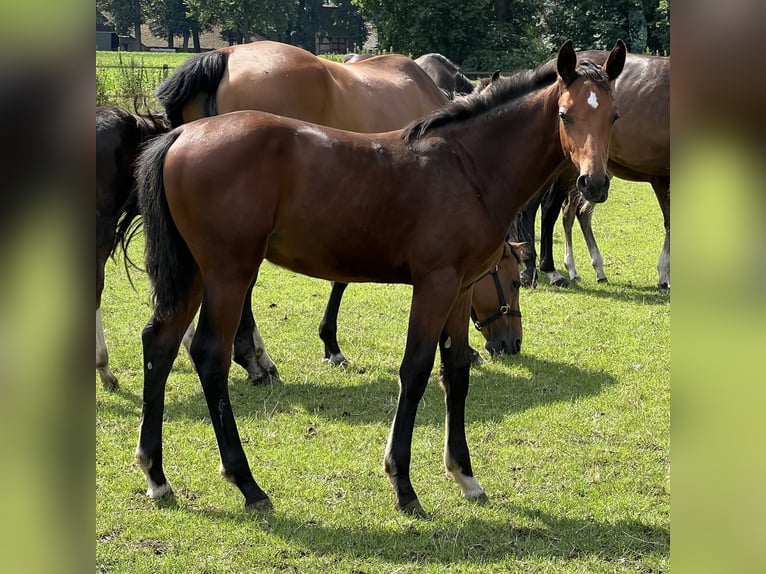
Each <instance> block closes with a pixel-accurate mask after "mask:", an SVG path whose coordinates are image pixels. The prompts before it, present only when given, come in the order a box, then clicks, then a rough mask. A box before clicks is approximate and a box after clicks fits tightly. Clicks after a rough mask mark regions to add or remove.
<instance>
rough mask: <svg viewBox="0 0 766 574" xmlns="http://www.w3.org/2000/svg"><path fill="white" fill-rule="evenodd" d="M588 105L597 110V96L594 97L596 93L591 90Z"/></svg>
mask: <svg viewBox="0 0 766 574" xmlns="http://www.w3.org/2000/svg"><path fill="white" fill-rule="evenodd" d="M588 105H589V106H590V107H591V108H593V109H594V110H595V109H596V108H598V96H596V92H594V91H593V90H591V91H590V94H589V95H588Z"/></svg>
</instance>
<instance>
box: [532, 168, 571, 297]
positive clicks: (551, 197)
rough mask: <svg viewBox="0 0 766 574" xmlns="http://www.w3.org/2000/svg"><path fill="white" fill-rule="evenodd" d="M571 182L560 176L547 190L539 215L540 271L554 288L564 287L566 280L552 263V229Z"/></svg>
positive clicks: (565, 176) (564, 176)
mask: <svg viewBox="0 0 766 574" xmlns="http://www.w3.org/2000/svg"><path fill="white" fill-rule="evenodd" d="M571 186H572V180H571V179H570V178H569V177H567V175H566V174H564V175H561V176H559V177H558V179H556V181H555V182H553V185H551V186H550V188H548V190H547V191H546V193H545V195H544V196H543V199H542V202H541V215H540V271H541V272H543V273H545V274H546V275H547V276H548V281H549V282H550V284H551V285H555V286H556V287H566V286H567V285H568V283H567V280H566V279H565V278H564V276H563V275H561V273H559V272H558V271H556V266H555V265H554V263H553V228H554V226H555V225H556V221H558V218H559V212H560V211H561V206H562V205H563V204H564V199H566V197H567V194H568V193H569V189H570V187H571Z"/></svg>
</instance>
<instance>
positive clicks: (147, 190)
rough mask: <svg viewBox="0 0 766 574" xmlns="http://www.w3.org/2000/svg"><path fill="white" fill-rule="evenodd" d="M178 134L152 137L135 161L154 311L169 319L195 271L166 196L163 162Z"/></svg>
mask: <svg viewBox="0 0 766 574" xmlns="http://www.w3.org/2000/svg"><path fill="white" fill-rule="evenodd" d="M180 134H181V130H173V131H171V132H168V133H166V134H162V135H160V136H157V137H156V138H154V139H152V140H151V141H150V142H149V143H148V144H147V145H146V147H145V148H144V150H143V151H142V152H141V155H140V156H139V158H138V162H137V163H136V191H137V197H138V204H137V205H138V209H139V211H140V213H141V216H142V218H143V225H144V242H145V246H144V250H145V255H146V272H147V274H148V275H149V280H150V281H151V284H152V297H153V299H154V315H155V316H156V317H157V318H158V319H160V320H163V319H168V318H169V317H170V316H172V315H173V313H174V312H175V310H176V308H177V307H178V305H179V304H180V303H182V302H184V301H185V300H186V299H187V297H188V295H189V289H190V287H191V285H192V283H193V281H194V278H195V275H196V274H197V273H198V267H197V263H196V262H195V261H194V257H192V254H191V252H190V251H189V248H188V246H187V245H186V242H185V241H184V240H183V238H182V237H181V234H180V233H179V232H178V228H177V227H176V225H175V223H174V222H173V217H172V216H171V214H170V208H169V207H168V201H167V198H166V197H165V185H164V181H163V164H164V162H165V156H166V155H167V153H168V150H169V149H170V146H171V145H173V143H174V142H175V141H176V139H177V138H178V136H179V135H180Z"/></svg>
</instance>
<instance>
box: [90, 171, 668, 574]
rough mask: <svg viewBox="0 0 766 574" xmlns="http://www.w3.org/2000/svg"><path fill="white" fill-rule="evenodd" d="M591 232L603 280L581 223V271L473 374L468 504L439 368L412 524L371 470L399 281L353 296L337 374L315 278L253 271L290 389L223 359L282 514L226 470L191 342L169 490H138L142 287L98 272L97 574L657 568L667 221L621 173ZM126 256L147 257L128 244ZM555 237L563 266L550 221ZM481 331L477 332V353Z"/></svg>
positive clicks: (526, 308)
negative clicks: (445, 458) (254, 377)
mask: <svg viewBox="0 0 766 574" xmlns="http://www.w3.org/2000/svg"><path fill="white" fill-rule="evenodd" d="M594 227H595V233H596V234H597V238H598V240H599V244H600V246H601V248H602V253H603V255H604V260H605V269H606V273H607V275H608V277H609V280H610V283H609V284H608V285H600V284H598V283H596V281H595V277H594V274H593V273H592V270H591V269H590V265H589V260H588V257H587V252H586V250H585V246H584V242H583V241H582V238H581V236H579V235H575V255H576V257H577V261H578V262H579V264H580V273H581V275H582V276H583V280H582V282H581V283H580V284H579V285H576V286H574V287H572V288H570V289H565V290H562V289H557V288H553V287H550V286H548V285H547V284H544V283H543V284H541V285H540V287H538V289H536V290H524V291H523V292H522V298H521V305H522V312H523V313H524V329H525V331H524V345H523V350H522V354H521V355H519V356H515V357H507V358H503V359H498V360H492V361H490V362H488V363H487V364H485V365H484V366H482V367H480V368H476V369H474V370H473V372H472V377H471V390H470V393H469V397H468V405H467V421H468V424H467V434H468V443H469V446H470V447H471V449H472V455H473V466H474V471H475V473H476V476H477V478H478V479H479V481H480V482H481V484H482V485H483V486H484V488H485V489H486V491H487V494H488V496H489V497H490V503H489V504H488V505H477V504H473V503H469V502H467V501H465V500H463V499H462V498H461V497H460V491H459V489H458V487H457V486H456V485H455V484H454V483H452V482H451V481H450V480H449V479H448V478H446V477H445V474H444V469H443V463H442V451H443V440H444V438H443V437H444V430H443V426H444V406H443V397H442V392H441V390H440V389H439V386H438V384H436V368H437V367H435V369H434V373H433V374H432V377H431V381H430V382H429V387H428V390H427V391H426V394H425V397H424V401H423V402H422V403H421V406H420V410H419V413H418V419H417V421H416V426H415V433H414V438H413V449H412V452H413V461H412V477H413V483H414V485H415V488H416V489H417V490H418V493H419V494H420V499H421V502H422V504H423V506H424V507H425V508H426V510H427V511H429V513H430V517H429V518H428V519H425V520H418V519H413V518H411V517H407V516H404V515H401V514H399V513H398V512H396V511H395V510H394V508H393V504H394V497H393V492H392V490H391V487H390V485H389V483H388V480H387V479H386V477H385V474H384V473H383V470H382V455H383V449H384V447H385V442H386V438H387V434H388V430H389V426H390V423H391V419H392V417H393V410H394V407H395V402H396V395H397V372H398V368H399V362H400V360H401V356H402V352H403V347H404V340H405V329H406V321H407V314H408V306H409V297H410V292H411V289H410V288H409V287H407V286H395V285H394V286H392V285H385V286H383V285H373V284H365V285H352V286H351V287H350V288H349V289H348V291H347V296H346V298H345V300H344V302H343V307H342V308H341V313H340V318H339V341H340V343H341V346H342V348H343V350H344V352H345V354H346V356H347V357H348V358H349V359H350V360H351V361H352V365H351V366H350V367H349V368H346V369H338V368H332V367H330V366H329V365H327V364H323V363H322V362H321V361H320V358H321V356H322V346H321V342H320V341H319V339H318V337H317V335H316V331H317V326H318V322H319V319H320V317H321V314H322V311H323V308H324V303H325V301H326V298H327V295H328V294H329V284H328V283H326V282H322V281H319V280H315V279H310V278H306V277H302V276H298V275H295V274H293V273H291V272H288V271H285V270H282V269H279V268H276V267H273V266H271V265H269V264H265V265H264V267H263V268H262V270H261V274H260V280H259V283H258V285H257V286H256V288H255V291H254V297H253V306H254V313H255V317H256V320H257V321H258V324H259V327H260V330H261V333H262V334H263V337H264V339H265V341H266V345H267V348H268V350H269V352H270V354H271V356H272V358H274V360H275V361H276V362H277V364H278V366H279V369H280V374H281V377H282V380H283V382H282V384H279V385H275V386H270V387H251V386H248V385H247V384H246V382H245V373H244V371H243V370H241V369H240V368H239V367H237V366H234V367H233V368H232V371H231V375H230V392H231V395H232V403H233V406H234V411H235V414H236V416H237V417H238V424H239V430H240V434H241V436H242V438H243V442H244V447H245V451H246V452H247V455H248V457H249V460H250V463H251V466H252V468H253V474H254V476H255V477H256V480H257V481H258V482H259V484H260V485H261V486H262V487H263V488H264V489H265V490H266V491H267V492H268V493H269V495H270V496H271V498H272V500H273V502H274V505H275V510H274V512H273V513H271V514H266V515H259V514H253V513H251V512H248V511H245V510H244V508H243V499H242V497H241V495H240V493H239V491H238V490H236V488H234V487H233V486H232V485H230V484H228V483H226V482H225V481H223V480H222V479H220V478H219V476H218V472H217V471H218V465H219V459H218V453H217V447H216V442H215V437H214V435H213V430H212V426H211V425H210V421H209V415H208V412H207V409H206V407H205V402H204V398H203V395H202V391H201V388H200V384H199V381H198V379H197V377H196V374H195V373H194V371H193V369H192V366H191V364H190V361H189V358H188V356H187V355H186V353H185V351H182V352H181V353H180V354H179V358H178V360H177V361H176V365H175V368H174V370H173V372H172V373H171V376H170V378H169V380H168V392H167V397H166V411H165V426H164V429H165V433H164V453H165V471H166V473H167V475H168V479H169V481H170V483H171V485H172V486H173V488H174V491H175V493H176V501H175V502H173V503H169V502H153V501H151V500H150V499H149V498H147V497H146V496H145V494H144V491H145V488H146V484H145V481H144V477H143V474H142V473H141V471H140V470H139V469H138V468H137V467H136V466H134V464H133V451H134V448H135V444H136V440H137V430H138V423H139V416H140V411H141V389H142V376H141V346H140V331H141V329H142V327H143V325H144V324H145V322H146V320H147V319H148V317H149V316H150V314H151V309H150V304H149V299H148V295H147V293H148V287H147V281H146V277H145V276H144V275H143V274H141V273H136V272H134V273H133V278H134V281H135V283H136V286H137V291H133V290H132V289H131V287H130V285H129V283H128V281H127V279H126V277H125V274H124V271H123V270H122V266H121V264H119V263H113V262H110V263H109V265H108V267H107V287H106V290H105V294H104V305H103V315H104V323H105V329H106V335H107V341H108V343H109V345H110V352H111V363H112V366H113V369H114V371H115V374H116V375H117V376H118V378H119V380H120V385H121V386H120V389H119V390H118V391H117V392H115V393H107V392H105V391H103V390H102V389H101V387H100V383H98V381H97V383H96V409H97V415H96V517H97V522H96V567H97V571H100V572H198V573H213V572H256V573H277V572H280V573H281V572H317V573H318V572H323V573H324V572H343V573H349V574H350V573H370V574H372V573H381V572H388V573H398V574H403V573H415V572H418V573H420V572H434V573H435V572H465V573H468V572H470V573H486V572H546V573H549V572H583V573H585V572H588V573H590V572H640V573H657V572H667V571H668V570H669V554H670V549H669V548H670V515H669V510H670V494H669V489H670V479H669V474H670V460H669V458H670V301H669V296H666V295H660V294H658V293H657V292H656V291H655V287H654V285H655V284H656V280H657V274H656V269H655V265H656V260H657V257H658V255H659V252H660V248H661V246H662V239H663V231H662V218H661V214H660V211H659V208H658V206H657V204H656V201H655V199H654V195H653V193H652V191H651V188H650V187H649V186H648V185H646V184H630V183H626V182H623V181H619V180H614V181H613V190H612V192H611V193H610V199H609V201H608V202H607V203H606V204H605V205H603V206H599V207H598V208H597V209H596V213H595V216H594ZM134 248H135V250H134V252H133V256H134V259H136V260H140V259H141V245H140V241H139V242H136V244H135V245H134ZM554 249H555V255H556V260H557V261H559V262H560V261H561V260H562V258H563V243H562V234H561V229H560V227H557V229H556V236H555V244H554ZM559 265H560V264H559ZM559 269H560V270H561V271H563V268H562V267H561V266H560V267H559ZM482 342H483V341H482V340H481V337H480V335H479V334H478V333H477V332H475V331H474V330H473V329H471V343H472V345H473V346H474V347H475V348H478V349H483V347H482ZM485 356H486V355H485ZM437 360H438V358H437Z"/></svg>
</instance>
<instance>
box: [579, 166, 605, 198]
mask: <svg viewBox="0 0 766 574" xmlns="http://www.w3.org/2000/svg"><path fill="white" fill-rule="evenodd" d="M577 189H578V190H579V191H580V193H582V195H583V197H584V198H585V199H587V200H588V201H590V202H591V203H604V202H605V201H606V199H607V198H608V197H609V176H608V175H607V174H606V173H604V174H601V175H581V176H579V177H578V178H577Z"/></svg>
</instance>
